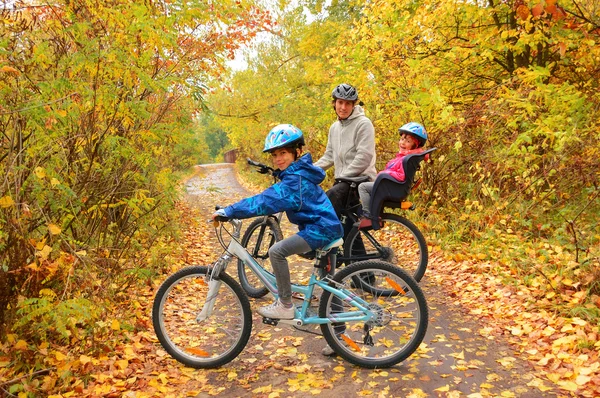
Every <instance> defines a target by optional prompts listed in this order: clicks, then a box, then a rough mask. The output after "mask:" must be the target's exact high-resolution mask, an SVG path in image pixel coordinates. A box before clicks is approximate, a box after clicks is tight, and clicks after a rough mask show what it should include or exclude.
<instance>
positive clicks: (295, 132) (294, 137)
mask: <svg viewBox="0 0 600 398" xmlns="http://www.w3.org/2000/svg"><path fill="white" fill-rule="evenodd" d="M302 145H304V135H303V134H302V131H300V129H299V128H298V127H295V126H292V125H291V124H280V125H278V126H275V127H273V129H271V131H269V134H267V138H265V148H264V149H263V152H271V151H272V150H275V149H279V148H301V147H302Z"/></svg>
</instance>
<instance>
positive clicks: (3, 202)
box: [0, 196, 15, 208]
mask: <svg viewBox="0 0 600 398" xmlns="http://www.w3.org/2000/svg"><path fill="white" fill-rule="evenodd" d="M14 204H15V202H14V201H13V199H12V198H11V197H10V196H4V197H2V198H0V207H3V208H7V207H11V206H13V205H14Z"/></svg>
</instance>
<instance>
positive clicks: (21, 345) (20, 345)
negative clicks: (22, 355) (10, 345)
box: [15, 340, 27, 351]
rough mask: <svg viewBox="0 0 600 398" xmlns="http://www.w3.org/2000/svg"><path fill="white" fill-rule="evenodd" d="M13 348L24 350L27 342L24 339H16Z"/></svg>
mask: <svg viewBox="0 0 600 398" xmlns="http://www.w3.org/2000/svg"><path fill="white" fill-rule="evenodd" d="M15 349H16V350H19V351H25V350H26V349H27V342H26V341H25V340H19V341H17V344H15Z"/></svg>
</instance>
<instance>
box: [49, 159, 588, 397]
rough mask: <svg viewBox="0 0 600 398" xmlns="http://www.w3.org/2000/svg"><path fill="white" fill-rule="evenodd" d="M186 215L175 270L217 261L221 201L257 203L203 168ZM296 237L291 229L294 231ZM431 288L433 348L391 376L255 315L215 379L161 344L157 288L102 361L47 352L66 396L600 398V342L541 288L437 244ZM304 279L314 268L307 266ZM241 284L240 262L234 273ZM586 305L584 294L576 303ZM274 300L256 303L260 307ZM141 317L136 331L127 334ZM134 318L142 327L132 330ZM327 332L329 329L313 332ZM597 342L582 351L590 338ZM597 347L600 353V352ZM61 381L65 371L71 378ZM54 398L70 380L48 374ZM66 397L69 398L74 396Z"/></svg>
mask: <svg viewBox="0 0 600 398" xmlns="http://www.w3.org/2000/svg"><path fill="white" fill-rule="evenodd" d="M186 188H187V192H188V194H187V195H186V200H185V201H184V202H183V203H182V204H181V217H182V219H183V220H184V221H185V225H187V228H186V231H185V235H184V239H183V240H182V241H181V242H180V244H181V246H183V247H184V254H183V256H182V258H181V259H180V261H179V262H177V263H173V264H169V268H170V270H171V271H173V270H176V269H179V268H180V267H183V266H185V265H190V264H209V263H211V262H212V261H214V260H215V259H216V258H217V257H218V255H219V254H220V253H221V249H220V246H219V245H218V243H217V242H216V240H215V239H214V237H213V228H212V225H211V224H209V223H207V222H205V221H206V220H207V219H208V218H209V216H210V214H211V213H212V209H214V205H215V204H228V203H231V202H233V201H234V200H236V199H238V198H241V197H243V196H244V195H248V192H247V191H245V190H244V189H243V188H242V187H241V186H240V185H239V184H238V183H237V181H236V180H235V176H234V171H233V169H232V168H231V166H225V165H214V166H210V167H209V166H206V167H201V168H199V172H198V173H197V175H196V176H194V177H193V178H192V179H190V180H189V181H188V182H187V186H186ZM285 233H286V234H287V233H288V232H285ZM431 249H432V250H431V251H432V253H431V258H430V264H429V268H428V270H427V273H426V275H425V278H424V280H423V281H422V282H421V285H422V287H423V288H424V290H425V293H426V296H427V299H428V304H429V307H430V324H429V329H428V332H427V336H426V338H425V341H424V343H423V344H422V346H421V347H420V349H419V350H418V351H417V352H416V353H415V354H414V355H413V356H412V357H410V358H409V359H408V360H406V361H404V362H403V363H401V364H399V365H397V366H396V367H393V368H390V369H383V370H369V369H362V368H359V367H356V366H353V365H350V364H349V363H347V362H345V361H343V360H342V359H340V358H338V357H333V358H332V357H324V356H322V355H321V354H320V351H321V348H322V347H323V345H324V340H323V338H322V337H321V336H318V335H315V334H310V333H306V332H303V331H298V330H295V329H293V328H291V327H288V326H277V327H273V326H268V325H264V324H262V323H261V321H260V317H259V316H257V315H256V314H255V315H254V324H253V333H252V336H251V338H250V341H249V343H248V345H247V347H246V348H245V350H244V351H243V352H242V353H241V354H240V356H239V357H238V358H237V359H236V360H234V361H233V362H231V363H230V364H228V365H226V366H224V367H222V368H220V369H215V370H195V369H191V368H186V367H184V366H182V365H180V364H179V363H177V362H176V361H174V360H173V359H172V358H170V357H169V355H168V354H167V353H166V352H165V351H164V350H163V349H162V347H161V346H160V344H159V343H158V342H157V339H156V336H155V335H154V332H153V329H152V322H151V319H150V311H151V305H152V300H153V295H154V292H155V290H156V289H157V288H158V286H159V284H160V283H161V281H162V280H163V279H164V278H165V277H166V275H165V276H163V277H162V278H159V279H157V280H155V281H154V282H153V284H152V286H147V288H146V289H144V290H142V291H138V292H132V295H131V297H130V298H128V299H127V300H124V301H123V304H122V305H121V306H119V307H118V308H117V309H116V311H115V314H111V317H110V318H109V319H107V322H108V323H109V325H110V328H111V330H112V335H111V336H103V337H102V338H103V339H105V341H106V349H105V351H104V353H103V354H101V355H95V356H86V355H80V356H78V357H75V358H73V357H72V356H70V355H69V353H68V352H61V351H60V350H56V349H53V348H48V347H42V348H41V349H46V350H47V364H48V366H49V367H56V368H58V369H59V370H62V371H63V373H62V374H67V373H69V374H70V373H73V374H85V375H87V376H86V378H85V379H81V378H71V382H70V383H71V386H70V388H69V389H67V391H68V392H65V393H62V394H61V395H58V394H56V393H54V395H52V394H49V395H50V396H55V397H68V396H86V397H159V396H160V397H182V396H183V397H185V396H187V397H210V396H225V397H239V396H253V397H306V396H322V397H329V396H331V397H339V396H367V397H438V396H439V397H471V398H476V397H540V396H544V397H547V396H549V397H552V396H556V397H570V396H584V397H594V396H598V395H599V394H600V388H599V386H600V376H598V373H599V372H598V368H599V367H600V364H599V362H598V347H597V345H598V344H597V343H596V342H597V340H598V339H597V336H596V335H595V334H594V332H593V330H594V329H593V328H592V326H591V325H588V324H587V323H586V322H585V321H583V320H581V319H578V318H571V319H567V318H560V317H557V316H555V315H554V314H551V313H548V312H544V311H539V310H537V309H536V302H537V301H538V300H540V297H538V296H537V294H538V292H536V291H535V290H534V289H532V288H528V289H526V288H524V287H523V286H517V287H507V286H504V285H503V284H502V283H501V280H502V279H501V278H502V276H501V274H500V273H499V272H498V270H497V268H496V267H495V266H494V265H493V264H490V263H481V262H479V261H477V260H475V259H465V258H456V257H455V258H452V255H451V254H450V253H445V252H444V251H443V249H441V248H436V247H432V248H431ZM291 267H292V274H293V278H303V277H305V276H306V275H308V273H309V272H312V266H311V265H310V264H308V263H306V262H302V261H296V262H294V263H293V264H292V265H291ZM228 272H229V273H230V274H231V275H234V276H235V277H236V278H237V275H236V268H235V264H232V265H231V266H230V268H229V269H228ZM573 299H574V300H575V299H577V297H573ZM269 301H270V298H268V297H266V298H263V299H258V300H252V306H253V309H256V308H257V307H258V306H261V305H264V304H266V303H268V302H269ZM119 319H129V323H133V324H134V327H133V329H132V328H127V329H126V328H124V327H123V324H124V322H123V321H119ZM131 319H134V321H133V322H131ZM309 331H313V332H317V333H318V329H309ZM582 336H585V338H586V340H589V341H591V342H592V344H591V347H582V346H581V344H579V345H578V342H580V341H581V337H582ZM594 344H596V346H594ZM59 374H61V373H59ZM39 380H40V383H45V384H46V385H45V390H46V391H53V386H55V385H57V384H60V383H64V381H61V380H60V379H56V378H54V377H51V376H46V377H44V376H40V378H39ZM63 391H65V390H64V389H63Z"/></svg>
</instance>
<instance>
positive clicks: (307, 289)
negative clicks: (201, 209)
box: [198, 220, 374, 326]
mask: <svg viewBox="0 0 600 398" xmlns="http://www.w3.org/2000/svg"><path fill="white" fill-rule="evenodd" d="M229 222H230V223H231V224H232V225H233V226H234V233H233V234H231V237H232V239H231V241H230V242H229V244H228V245H227V249H226V252H225V253H224V254H223V255H222V256H221V257H220V258H219V259H218V260H217V261H216V262H215V266H214V268H213V272H212V274H211V280H210V282H209V294H208V297H207V300H206V303H205V304H204V307H203V308H202V311H201V313H200V314H199V315H198V320H202V319H206V318H207V317H208V316H210V314H211V313H212V305H213V304H214V302H215V298H216V294H218V288H219V287H220V282H219V281H218V275H219V274H220V273H221V272H223V271H225V269H226V268H227V265H228V263H229V262H231V260H232V259H233V257H237V258H239V259H240V260H242V261H243V262H244V264H245V265H247V266H248V267H249V268H250V269H251V270H252V272H254V273H255V274H256V276H257V277H258V278H259V279H260V281H261V282H262V283H263V284H264V286H265V287H266V288H267V289H268V290H269V291H270V292H271V294H273V296H274V297H275V298H277V297H278V295H277V293H278V292H277V286H276V280H275V275H273V274H272V273H270V272H269V271H267V270H266V269H264V268H263V267H262V266H261V265H260V264H259V263H258V262H257V261H256V260H255V259H254V258H253V257H252V256H251V255H250V253H248V251H247V250H246V249H245V248H244V247H243V246H242V245H241V244H240V243H239V242H238V240H237V238H239V235H240V231H241V225H242V223H241V221H240V220H229ZM221 228H223V224H222V223H221ZM220 242H221V244H222V245H223V246H225V245H224V242H223V241H222V240H221V239H220ZM318 252H319V254H318V255H317V259H320V257H321V255H322V254H324V253H326V252H324V251H322V250H318ZM317 261H318V260H317ZM330 282H332V280H331V279H330V278H329V277H326V278H324V279H319V278H318V277H317V275H316V272H313V273H312V275H311V276H310V279H309V282H308V284H307V285H298V284H294V283H293V284H292V292H295V293H300V294H302V295H303V296H304V299H303V303H302V306H301V307H300V309H298V307H296V316H295V317H294V319H291V320H283V319H281V320H277V322H279V323H286V324H291V325H295V326H302V325H309V324H317V325H318V324H326V323H334V322H351V321H352V322H353V321H365V322H366V321H369V320H370V319H371V318H373V316H374V314H373V312H372V311H371V310H370V309H369V305H368V303H367V302H366V301H365V300H363V299H362V298H360V297H359V296H357V295H356V294H354V293H352V292H350V291H348V290H345V289H338V288H336V287H333V286H330ZM315 286H318V287H320V288H321V289H323V290H327V291H329V292H331V293H332V294H333V295H334V296H336V297H338V298H339V299H340V300H341V301H345V302H348V303H349V304H351V305H352V306H354V307H356V308H357V309H358V311H353V312H346V313H343V314H340V315H335V314H330V315H329V317H327V318H321V317H318V316H307V314H308V309H309V307H310V302H311V299H310V298H311V297H312V295H313V292H314V289H315ZM307 297H308V298H309V299H307Z"/></svg>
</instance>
